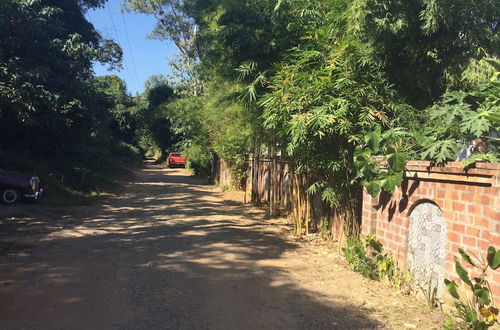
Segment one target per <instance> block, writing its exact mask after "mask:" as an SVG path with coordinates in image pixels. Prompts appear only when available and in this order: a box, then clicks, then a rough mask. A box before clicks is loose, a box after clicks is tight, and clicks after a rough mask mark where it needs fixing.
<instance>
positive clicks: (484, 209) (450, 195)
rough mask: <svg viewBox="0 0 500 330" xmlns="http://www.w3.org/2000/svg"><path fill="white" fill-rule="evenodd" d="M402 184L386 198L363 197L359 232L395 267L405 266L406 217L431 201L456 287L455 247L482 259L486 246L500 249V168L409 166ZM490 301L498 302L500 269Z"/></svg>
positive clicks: (407, 220)
mask: <svg viewBox="0 0 500 330" xmlns="http://www.w3.org/2000/svg"><path fill="white" fill-rule="evenodd" d="M407 170H408V171H407V173H406V179H405V180H404V182H403V185H402V186H401V187H400V188H399V189H397V191H396V192H395V193H394V194H393V195H392V196H391V195H389V194H386V193H382V194H381V195H380V196H378V197H376V198H372V197H371V196H370V195H368V194H367V193H366V191H365V192H364V194H363V221H362V233H363V234H365V235H366V234H375V235H376V236H377V238H378V239H379V240H380V241H381V242H382V243H383V244H384V247H385V249H386V251H389V252H390V253H391V254H392V255H393V256H394V257H395V258H396V259H397V260H398V262H399V265H400V267H403V268H404V267H405V265H406V253H407V242H408V240H407V236H408V226H409V215H410V214H411V211H412V210H413V208H414V207H415V205H417V204H418V203H419V202H420V201H424V200H427V201H432V202H433V203H435V204H436V205H437V206H439V208H440V209H441V210H442V212H443V216H444V218H445V219H446V223H447V226H448V251H447V261H446V278H448V279H455V280H456V282H460V281H459V280H458V278H457V276H456V274H455V268H454V257H455V256H458V257H460V256H459V254H458V248H462V249H464V250H465V251H467V252H471V253H474V254H476V255H481V256H484V255H485V252H486V249H487V248H488V246H489V245H493V246H495V247H496V248H500V197H499V195H500V164H480V165H478V166H477V168H473V169H470V170H468V171H467V172H465V171H463V170H462V168H461V164H460V163H449V164H447V166H446V167H432V166H430V163H429V162H410V163H409V164H408V165H407ZM491 277H492V278H491V283H490V284H491V287H492V291H493V295H494V296H495V298H496V299H495V300H496V301H497V302H500V270H497V271H495V272H494V274H492V276H491Z"/></svg>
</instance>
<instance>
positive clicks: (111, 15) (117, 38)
mask: <svg viewBox="0 0 500 330" xmlns="http://www.w3.org/2000/svg"><path fill="white" fill-rule="evenodd" d="M106 8H107V9H108V14H109V18H110V20H111V25H112V26H113V33H114V35H115V38H116V41H117V42H118V43H120V38H119V37H118V30H117V29H116V25H115V20H114V19H113V14H112V13H111V9H110V7H109V4H108V3H106ZM123 67H124V68H125V72H126V73H127V76H128V78H129V79H130V81H131V82H132V83H133V84H134V86H135V89H136V90H139V89H138V88H137V81H136V80H135V79H133V78H132V75H131V74H130V71H129V70H128V68H127V65H126V63H125V59H124V60H123Z"/></svg>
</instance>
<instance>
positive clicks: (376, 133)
mask: <svg viewBox="0 0 500 330" xmlns="http://www.w3.org/2000/svg"><path fill="white" fill-rule="evenodd" d="M381 140H382V133H381V131H380V126H377V128H376V129H374V130H372V131H371V132H369V133H368V134H366V135H365V143H366V145H367V147H368V148H370V150H371V151H372V152H373V153H374V154H377V153H378V152H379V147H380V141H381Z"/></svg>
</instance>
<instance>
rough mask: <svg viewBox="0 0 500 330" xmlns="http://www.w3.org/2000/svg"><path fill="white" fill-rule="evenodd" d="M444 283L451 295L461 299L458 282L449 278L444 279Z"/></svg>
mask: <svg viewBox="0 0 500 330" xmlns="http://www.w3.org/2000/svg"><path fill="white" fill-rule="evenodd" d="M444 283H445V285H446V289H447V290H448V292H449V293H450V295H451V296H452V297H453V298H455V299H460V295H459V294H458V291H457V284H456V283H455V282H453V281H449V280H444Z"/></svg>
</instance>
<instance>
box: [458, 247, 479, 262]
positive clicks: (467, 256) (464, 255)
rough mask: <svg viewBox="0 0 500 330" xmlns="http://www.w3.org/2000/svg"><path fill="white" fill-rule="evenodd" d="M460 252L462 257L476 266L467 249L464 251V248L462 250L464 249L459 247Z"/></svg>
mask: <svg viewBox="0 0 500 330" xmlns="http://www.w3.org/2000/svg"><path fill="white" fill-rule="evenodd" d="M458 252H459V253H460V255H461V256H462V258H463V259H464V260H465V261H467V262H468V263H469V264H471V265H472V266H475V264H474V262H472V259H471V257H470V256H469V255H468V254H467V253H465V251H464V250H462V249H460V248H459V249H458Z"/></svg>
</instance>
